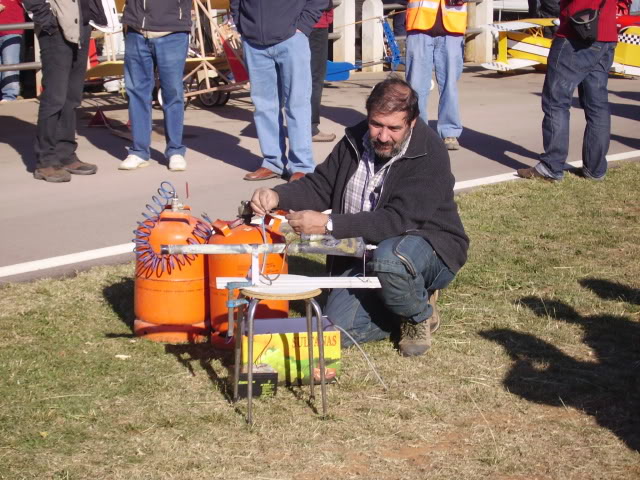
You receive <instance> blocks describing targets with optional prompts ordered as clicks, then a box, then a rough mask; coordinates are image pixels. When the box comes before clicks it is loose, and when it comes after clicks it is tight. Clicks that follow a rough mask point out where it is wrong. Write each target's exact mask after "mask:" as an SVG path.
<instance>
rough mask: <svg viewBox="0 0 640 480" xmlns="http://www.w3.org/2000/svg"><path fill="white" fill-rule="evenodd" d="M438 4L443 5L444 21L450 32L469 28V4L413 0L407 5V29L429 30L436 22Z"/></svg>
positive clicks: (439, 0)
mask: <svg viewBox="0 0 640 480" xmlns="http://www.w3.org/2000/svg"><path fill="white" fill-rule="evenodd" d="M438 6H441V7H442V23H443V24H444V28H445V30H446V31H447V32H449V33H464V32H465V30H466V29H467V4H466V3H463V4H462V5H459V6H454V5H448V4H447V1H446V0H411V1H409V4H408V5H407V30H429V29H430V28H431V27H433V25H434V24H435V23H436V17H437V15H438Z"/></svg>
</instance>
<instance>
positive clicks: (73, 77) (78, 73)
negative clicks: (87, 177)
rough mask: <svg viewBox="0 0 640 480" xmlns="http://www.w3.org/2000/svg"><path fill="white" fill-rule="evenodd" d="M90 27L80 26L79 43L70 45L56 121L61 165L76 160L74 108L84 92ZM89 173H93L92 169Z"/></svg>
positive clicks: (57, 146)
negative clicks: (62, 99) (62, 100)
mask: <svg viewBox="0 0 640 480" xmlns="http://www.w3.org/2000/svg"><path fill="white" fill-rule="evenodd" d="M90 35H91V27H90V26H89V25H83V26H82V27H80V45H82V47H81V48H78V47H77V45H74V46H73V47H72V51H73V54H72V61H71V65H70V70H69V72H68V77H67V82H68V83H67V98H66V101H65V103H64V106H63V107H62V111H61V112H60V117H59V121H58V132H57V143H56V156H57V157H58V158H59V159H60V162H61V163H62V165H70V164H72V163H74V162H76V161H77V160H78V158H77V157H76V149H77V148H78V142H76V108H78V106H79V105H80V103H81V102H82V95H83V93H84V77H85V74H86V73H87V59H88V51H89V49H88V48H87V47H88V45H89V37H90ZM87 173H88V172H87ZM91 173H95V170H93V171H92V172H91Z"/></svg>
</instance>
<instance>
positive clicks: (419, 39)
mask: <svg viewBox="0 0 640 480" xmlns="http://www.w3.org/2000/svg"><path fill="white" fill-rule="evenodd" d="M466 28H467V5H466V3H463V2H462V0H437V1H427V0H412V1H410V2H409V3H408V5H407V58H406V63H407V66H406V75H407V81H408V82H409V84H410V85H411V87H412V88H413V89H414V90H415V91H416V92H417V93H418V99H419V102H420V103H419V104H420V117H421V118H422V119H423V120H424V121H425V122H427V100H428V99H429V90H430V89H431V74H432V71H433V70H434V69H435V73H436V82H437V83H438V90H439V91H440V102H439V104H438V123H437V131H438V134H440V137H442V138H443V139H444V143H445V145H446V147H447V149H448V150H458V149H459V148H460V144H459V143H458V137H459V136H460V134H461V133H462V123H461V121H460V109H459V106H458V85H457V83H458V80H459V79H460V75H461V74H462V62H463V53H464V32H465V30H466Z"/></svg>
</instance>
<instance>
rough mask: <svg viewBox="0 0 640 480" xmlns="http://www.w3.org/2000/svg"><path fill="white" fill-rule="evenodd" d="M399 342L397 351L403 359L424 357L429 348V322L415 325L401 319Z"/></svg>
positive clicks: (412, 322) (405, 319) (406, 319)
mask: <svg viewBox="0 0 640 480" xmlns="http://www.w3.org/2000/svg"><path fill="white" fill-rule="evenodd" d="M400 322H401V323H400V341H399V342H398V349H399V350H400V355H402V356H403V357H418V356H420V355H424V354H425V353H427V352H428V351H429V349H430V348H431V328H430V325H429V324H430V322H429V321H428V320H425V321H424V322H420V323H415V322H414V321H413V320H409V319H408V318H403V319H401V321H400Z"/></svg>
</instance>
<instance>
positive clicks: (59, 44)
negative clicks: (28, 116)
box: [35, 31, 74, 169]
mask: <svg viewBox="0 0 640 480" xmlns="http://www.w3.org/2000/svg"><path fill="white" fill-rule="evenodd" d="M38 41H39V43H40V58H41V61H42V86H43V91H42V94H41V95H40V106H39V108H38V124H37V126H36V144H35V152H36V169H44V168H48V167H55V168H62V159H61V158H60V157H59V156H58V151H57V143H58V122H59V121H60V116H61V114H62V110H63V108H64V106H65V103H66V101H67V94H68V82H69V73H70V72H71V68H72V64H73V59H74V49H73V45H72V44H71V43H68V42H67V41H66V40H65V39H64V37H63V36H62V32H60V31H57V32H55V33H54V34H53V35H48V34H47V33H46V32H41V33H40V34H39V35H38Z"/></svg>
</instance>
